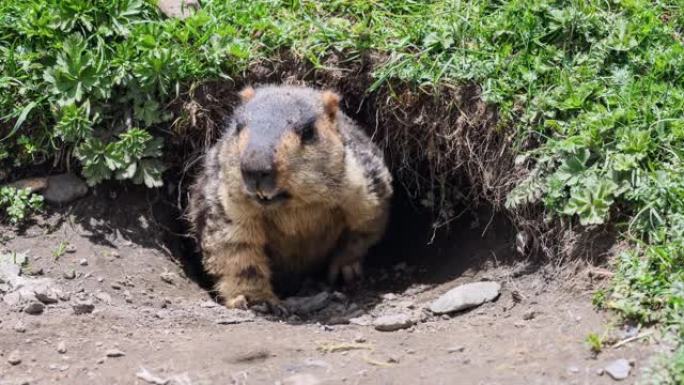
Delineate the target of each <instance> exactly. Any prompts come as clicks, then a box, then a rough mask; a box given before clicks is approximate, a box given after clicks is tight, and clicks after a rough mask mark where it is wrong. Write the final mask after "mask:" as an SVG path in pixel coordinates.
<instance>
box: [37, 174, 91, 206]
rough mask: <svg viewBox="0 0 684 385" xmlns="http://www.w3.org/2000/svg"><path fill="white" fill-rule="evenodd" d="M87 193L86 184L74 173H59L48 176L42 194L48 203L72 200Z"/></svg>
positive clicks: (62, 202) (63, 202)
mask: <svg viewBox="0 0 684 385" xmlns="http://www.w3.org/2000/svg"><path fill="white" fill-rule="evenodd" d="M87 193H88V185H86V184H85V182H83V181H82V180H81V178H79V177H77V176H76V175H74V174H59V175H53V176H50V177H48V185H47V188H46V189H45V190H43V192H42V194H43V197H44V198H45V200H46V201H47V202H49V203H56V204H65V203H69V202H73V201H75V200H76V199H78V198H81V197H83V196H84V195H86V194H87Z"/></svg>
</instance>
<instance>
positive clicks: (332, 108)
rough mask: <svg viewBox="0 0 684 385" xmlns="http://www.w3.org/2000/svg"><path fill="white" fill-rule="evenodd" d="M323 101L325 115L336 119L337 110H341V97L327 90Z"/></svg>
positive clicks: (324, 92)
mask: <svg viewBox="0 0 684 385" xmlns="http://www.w3.org/2000/svg"><path fill="white" fill-rule="evenodd" d="M322 99H323V109H324V110H325V113H326V114H328V116H329V117H330V118H331V119H335V116H336V115H337V110H339V109H340V95H338V94H337V93H335V92H333V91H329V90H326V91H323V95H322Z"/></svg>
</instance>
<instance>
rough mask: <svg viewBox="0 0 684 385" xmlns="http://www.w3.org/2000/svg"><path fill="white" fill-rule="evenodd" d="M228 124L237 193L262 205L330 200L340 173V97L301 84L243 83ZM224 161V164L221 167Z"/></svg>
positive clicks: (335, 190)
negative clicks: (237, 182) (237, 103)
mask: <svg viewBox="0 0 684 385" xmlns="http://www.w3.org/2000/svg"><path fill="white" fill-rule="evenodd" d="M240 97H241V99H242V104H241V105H240V106H239V107H238V108H237V109H236V111H235V113H234V115H233V118H232V121H231V123H230V126H229V129H228V131H227V132H226V135H227V136H228V138H227V139H228V140H230V141H233V142H232V143H233V144H234V145H233V146H231V147H232V148H233V151H232V152H233V156H232V157H231V158H232V159H233V163H236V164H234V165H233V164H231V165H227V166H228V168H229V169H232V172H230V174H231V175H232V177H233V178H239V179H240V180H241V186H240V192H239V193H240V194H243V196H244V197H247V198H249V199H250V200H252V201H254V202H256V203H257V204H259V205H263V206H273V205H274V204H276V203H286V202H289V203H288V204H292V205H296V204H299V203H313V202H322V201H326V200H330V199H331V198H334V197H331V196H330V194H333V195H335V194H337V193H339V191H337V190H338V189H337V187H339V185H340V183H341V180H342V175H343V173H344V145H343V143H342V140H341V136H340V133H339V131H338V118H339V115H338V110H339V96H338V95H337V94H335V93H334V92H331V91H317V90H313V89H310V88H304V87H274V86H268V87H262V88H257V89H253V88H251V87H247V88H245V89H244V90H242V91H241V92H240ZM225 166H226V165H224V167H225Z"/></svg>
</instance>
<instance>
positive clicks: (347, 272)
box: [328, 261, 363, 285]
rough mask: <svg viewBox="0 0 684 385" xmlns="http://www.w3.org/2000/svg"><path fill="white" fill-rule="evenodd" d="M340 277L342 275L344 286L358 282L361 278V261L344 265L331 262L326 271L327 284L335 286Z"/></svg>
mask: <svg viewBox="0 0 684 385" xmlns="http://www.w3.org/2000/svg"><path fill="white" fill-rule="evenodd" d="M340 275H342V279H343V280H344V284H345V285H351V284H352V283H353V282H354V281H357V280H360V279H361V278H363V268H362V266H361V261H356V262H352V263H349V264H346V265H342V264H340V263H335V262H334V261H333V263H332V264H330V268H329V269H328V282H329V283H330V284H331V285H332V284H335V283H336V282H337V279H338V277H339V276H340Z"/></svg>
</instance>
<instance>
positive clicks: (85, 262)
mask: <svg viewBox="0 0 684 385" xmlns="http://www.w3.org/2000/svg"><path fill="white" fill-rule="evenodd" d="M78 264H79V265H81V266H88V260H87V259H85V258H81V260H80V261H78Z"/></svg>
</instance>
